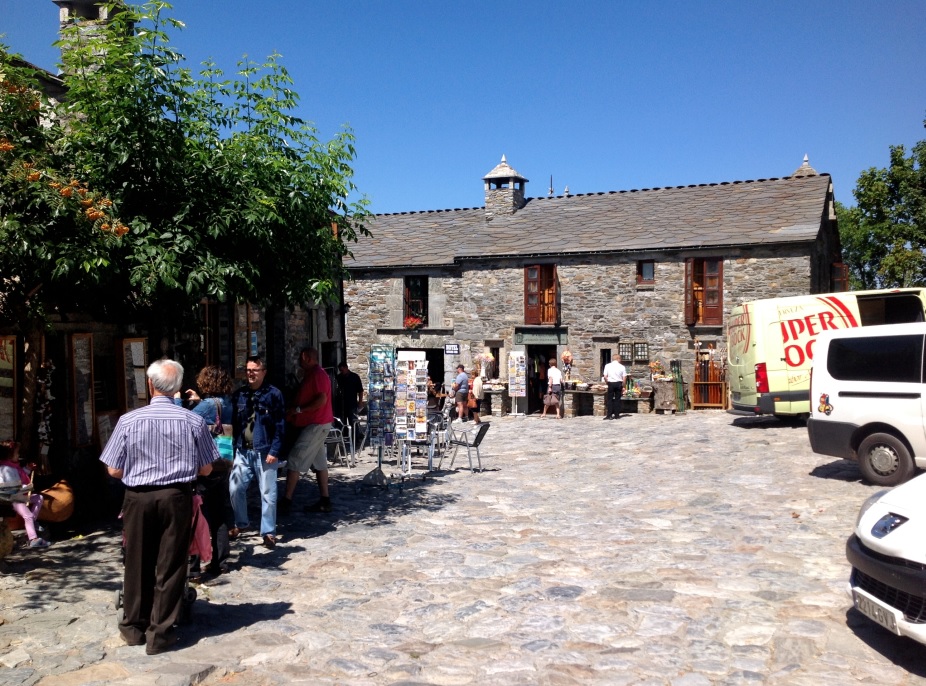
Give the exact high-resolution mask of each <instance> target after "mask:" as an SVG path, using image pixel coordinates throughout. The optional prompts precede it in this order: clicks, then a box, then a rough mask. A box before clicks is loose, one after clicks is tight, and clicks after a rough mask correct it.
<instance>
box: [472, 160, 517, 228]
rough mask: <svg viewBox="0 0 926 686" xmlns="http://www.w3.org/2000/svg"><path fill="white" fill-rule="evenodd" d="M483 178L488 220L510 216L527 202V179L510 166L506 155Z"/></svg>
mask: <svg viewBox="0 0 926 686" xmlns="http://www.w3.org/2000/svg"><path fill="white" fill-rule="evenodd" d="M482 180H483V181H484V182H485V193H486V221H491V220H492V218H493V217H501V216H510V215H512V214H514V213H515V212H517V211H518V210H520V209H521V208H522V207H524V205H525V204H526V201H525V200H524V186H525V185H526V184H527V179H525V178H524V177H523V176H521V175H520V174H518V172H516V171H515V170H514V169H512V168H511V167H510V166H508V161H507V160H506V159H505V156H504V155H502V161H501V162H499V163H498V165H496V167H495V169H493V170H492V171H490V172H489V173H488V174H486V175H485V176H483V177H482Z"/></svg>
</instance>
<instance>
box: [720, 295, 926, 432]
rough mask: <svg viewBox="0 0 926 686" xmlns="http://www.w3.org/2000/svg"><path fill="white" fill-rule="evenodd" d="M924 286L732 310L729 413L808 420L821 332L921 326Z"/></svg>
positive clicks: (796, 298)
mask: <svg viewBox="0 0 926 686" xmlns="http://www.w3.org/2000/svg"><path fill="white" fill-rule="evenodd" d="M924 312H926V288H896V289H891V290H880V291H853V292H846V293H819V294H817V295H798V296H793V297H790V298H768V299H765V300H753V301H751V302H745V303H742V304H741V305H737V306H736V307H734V308H733V311H732V312H731V313H730V318H729V319H728V320H727V321H728V324H727V379H728V382H729V384H730V394H731V398H730V400H731V405H732V408H733V409H732V412H734V413H747V414H772V415H778V416H785V417H787V416H791V417H795V416H807V415H809V414H810V367H811V363H812V362H813V349H814V343H815V342H816V340H817V336H818V335H819V334H820V333H821V332H823V331H829V330H834V329H851V328H854V327H857V326H875V325H879V324H906V323H912V322H922V321H926V316H924Z"/></svg>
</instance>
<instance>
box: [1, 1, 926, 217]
mask: <svg viewBox="0 0 926 686" xmlns="http://www.w3.org/2000/svg"><path fill="white" fill-rule="evenodd" d="M173 15H174V16H175V17H176V18H178V19H181V20H182V21H184V23H185V24H186V29H184V30H183V31H180V32H174V33H173V34H172V37H173V43H174V45H175V46H177V47H178V48H179V49H180V51H181V52H182V53H183V54H184V55H186V57H187V58H188V61H189V64H190V66H196V65H198V64H199V63H200V62H201V61H202V60H203V59H206V58H208V57H211V58H213V59H214V60H215V61H216V62H217V63H218V64H219V66H221V67H222V68H223V69H225V71H226V72H232V71H233V70H234V69H235V65H236V62H237V60H238V59H239V58H240V57H241V56H242V55H243V54H247V55H248V56H249V57H250V58H252V59H258V60H259V59H262V58H264V57H266V56H267V55H268V54H270V53H271V52H273V51H274V50H275V51H278V52H280V53H281V54H282V56H283V58H282V63H283V64H284V65H285V66H286V67H287V69H288V70H289V71H290V73H291V75H292V76H293V78H294V79H295V89H296V90H297V91H298V92H299V94H300V95H301V97H302V100H301V105H300V110H299V112H298V114H299V115H300V116H302V117H303V118H305V119H308V120H310V121H312V122H314V123H315V125H316V126H317V128H318V130H319V133H320V135H321V136H322V137H323V138H330V137H331V136H332V135H334V133H336V132H337V131H338V129H339V127H340V126H341V125H343V124H347V125H349V126H350V127H351V128H352V129H353V130H354V133H355V134H356V136H357V152H358V157H357V160H356V161H355V165H354V168H355V181H356V183H357V185H358V187H359V189H360V190H361V191H362V192H363V193H365V194H366V195H367V196H368V197H369V199H370V200H371V209H372V210H373V211H374V212H402V211H416V210H429V209H449V208H457V207H478V206H481V205H482V204H483V190H482V181H481V179H482V177H483V176H484V175H485V174H486V173H487V172H488V171H489V170H491V169H492V167H494V166H495V165H496V164H497V163H498V162H499V160H500V159H501V156H502V154H504V155H506V156H507V159H508V162H509V163H510V164H511V165H512V166H513V167H514V168H515V169H517V170H518V172H520V173H521V174H522V175H523V176H526V177H527V178H528V179H530V183H529V184H528V185H527V195H528V196H532V197H536V196H544V195H546V194H547V190H548V187H549V185H550V176H551V175H552V177H553V184H554V189H555V192H556V194H557V195H560V194H562V193H563V190H564V188H565V187H566V186H568V187H569V191H570V192H571V193H592V192H601V191H612V190H626V189H633V188H654V187H660V186H677V185H687V184H696V183H713V182H720V181H734V180H746V179H759V178H770V177H778V176H787V175H789V174H790V173H792V172H793V171H794V170H795V169H796V168H797V167H798V166H799V165H800V163H801V160H802V158H803V156H804V154H805V153H806V154H808V155H809V156H810V163H811V165H812V166H813V167H815V168H816V169H817V170H818V171H820V172H828V173H830V174H831V175H832V176H833V181H834V185H835V189H836V198H837V199H838V200H840V201H842V202H844V203H847V204H853V203H854V199H853V197H852V190H853V189H854V187H855V184H856V181H857V180H858V176H859V174H860V172H862V171H863V170H864V169H867V168H868V167H872V166H877V167H884V166H886V165H887V163H888V152H889V146H891V145H898V144H903V145H905V146H907V147H909V146H910V145H912V144H913V143H915V142H917V141H919V140H924V139H926V129H924V128H923V120H924V118H926V51H924V50H923V49H922V46H923V27H926V2H923V1H922V0H891V1H887V0H883V1H882V0H814V1H812V2H808V1H807V0H804V1H802V2H792V1H790V0H780V1H778V2H764V3H760V2H719V1H716V2H715V1H704V2H701V1H692V0H678V1H665V2H655V1H653V2H642V1H627V0H611V1H604V2H574V3H563V2H556V3H554V2H546V1H543V0H540V1H537V2H531V1H529V0H528V1H526V2H525V1H521V2H503V1H499V0H495V1H494V2H485V1H483V0H466V1H464V2H460V1H458V0H454V1H451V0H436V1H432V2H424V1H423V0H422V1H420V2H411V1H403V0H394V1H393V2H384V1H383V2H381V1H379V0H367V1H360V0H335V1H331V0H329V1H328V2H317V1H315V0H260V1H259V2H255V1H254V0H251V1H250V2H243V1H242V0H195V1H190V0H186V1H184V0H176V2H175V3H174V11H173ZM57 18H58V8H57V7H56V6H55V5H54V3H53V2H52V1H51V0H0V33H2V34H5V38H4V39H2V40H3V42H5V43H6V44H7V45H9V46H10V47H11V48H12V49H13V50H14V51H15V52H19V53H20V54H22V55H23V56H24V57H25V58H26V59H28V60H29V61H31V62H33V63H35V64H38V65H39V66H42V67H46V68H49V69H54V66H55V63H56V60H57V51H56V50H55V49H54V48H52V47H51V43H52V42H53V41H54V40H55V37H56V31H57Z"/></svg>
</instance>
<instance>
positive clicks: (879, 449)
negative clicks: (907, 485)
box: [858, 434, 914, 486]
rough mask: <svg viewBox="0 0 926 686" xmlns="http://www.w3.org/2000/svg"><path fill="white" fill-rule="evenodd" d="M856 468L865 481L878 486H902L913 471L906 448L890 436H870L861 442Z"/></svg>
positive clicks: (911, 461) (911, 460)
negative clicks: (859, 470) (857, 467)
mask: <svg viewBox="0 0 926 686" xmlns="http://www.w3.org/2000/svg"><path fill="white" fill-rule="evenodd" d="M858 466H859V469H861V471H862V476H863V477H865V480H866V481H870V482H871V483H873V484H876V485H878V486H896V485H898V484H902V483H903V482H904V481H906V480H907V479H909V478H910V477H911V476H913V471H914V464H913V459H912V458H911V457H910V452H909V451H908V450H907V447H906V446H905V445H904V444H903V443H902V442H901V441H900V440H898V439H897V438H895V437H894V436H891V435H890V434H871V436H868V437H867V438H866V439H865V440H864V441H862V444H861V445H860V446H859V447H858Z"/></svg>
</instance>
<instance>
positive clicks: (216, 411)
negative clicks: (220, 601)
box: [185, 365, 235, 576]
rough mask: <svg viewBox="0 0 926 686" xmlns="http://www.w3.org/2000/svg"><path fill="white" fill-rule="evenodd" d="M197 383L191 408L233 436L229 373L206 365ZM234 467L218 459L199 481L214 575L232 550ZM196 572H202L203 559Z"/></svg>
mask: <svg viewBox="0 0 926 686" xmlns="http://www.w3.org/2000/svg"><path fill="white" fill-rule="evenodd" d="M196 385H197V387H198V388H199V393H197V392H196V391H194V390H193V389H192V388H190V389H188V390H187V391H186V394H185V395H186V396H187V398H188V402H189V403H190V405H191V407H190V411H191V412H193V413H195V414H198V415H199V416H200V417H202V418H203V420H204V421H205V422H206V424H208V425H209V432H210V433H211V434H212V435H216V431H215V427H216V426H218V425H220V426H221V427H222V432H223V433H224V434H225V435H228V436H230V435H231V433H232V406H231V390H232V385H231V379H230V378H229V376H228V372H226V371H225V370H224V369H222V367H220V366H218V365H209V366H208V367H203V368H202V369H201V370H200V371H199V374H197V375H196ZM231 466H232V461H231V460H227V459H226V460H216V461H215V462H214V463H213V465H212V473H211V474H210V475H209V476H201V477H200V478H199V479H198V483H197V490H198V491H199V493H200V495H202V498H203V515H204V516H205V518H206V522H208V524H209V533H210V534H211V535H212V562H211V563H210V564H209V569H208V572H209V573H210V574H212V575H214V576H218V575H219V574H224V573H225V572H227V571H228V556H229V555H230V553H231V547H230V545H229V540H228V532H229V531H230V530H231V529H232V528H233V527H234V526H235V513H234V510H232V507H231V495H230V493H229V490H228V477H229V474H230V473H231ZM192 571H193V572H194V573H195V572H197V571H201V570H200V569H199V560H197V562H196V566H194V568H193V570H192Z"/></svg>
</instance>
